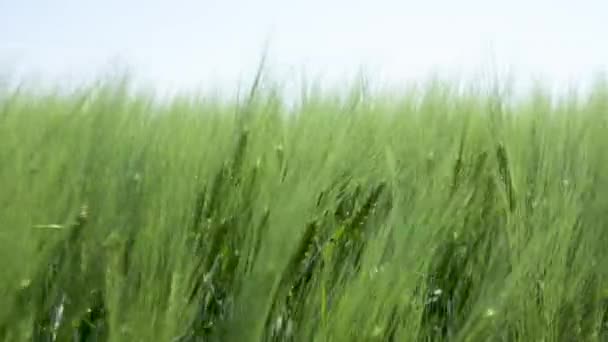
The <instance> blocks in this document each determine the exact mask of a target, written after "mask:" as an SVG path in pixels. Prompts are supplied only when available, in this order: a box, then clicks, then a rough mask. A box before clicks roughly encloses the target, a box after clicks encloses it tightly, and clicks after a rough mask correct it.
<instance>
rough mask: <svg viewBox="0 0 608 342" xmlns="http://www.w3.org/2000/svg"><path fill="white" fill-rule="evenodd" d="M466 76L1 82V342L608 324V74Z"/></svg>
mask: <svg viewBox="0 0 608 342" xmlns="http://www.w3.org/2000/svg"><path fill="white" fill-rule="evenodd" d="M353 89H355V88H353ZM454 89H455V88H454V87H450V86H449V85H447V84H434V85H429V86H428V87H426V88H424V89H422V90H419V91H418V92H413V91H412V92H409V93H403V94H401V95H398V96H389V95H382V94H376V95H373V96H367V97H366V96H364V95H365V93H363V92H361V91H353V92H352V94H351V95H350V96H347V97H344V98H338V97H336V96H332V95H331V94H328V93H315V92H310V93H309V94H308V95H307V96H303V98H302V101H301V102H300V103H299V104H298V105H297V106H295V107H294V108H290V109H288V108H287V107H286V106H284V105H283V104H282V101H281V97H280V96H278V95H276V93H273V92H272V91H266V92H264V93H258V94H257V95H255V96H252V97H250V98H248V99H246V100H243V101H240V102H236V101H234V102H225V101H219V100H217V99H213V98H194V97H178V98H175V99H174V100H173V101H171V102H170V103H163V104H159V103H155V102H154V101H153V100H154V98H153V97H150V96H146V95H137V96H129V95H128V94H127V92H126V91H125V89H124V88H122V87H121V85H120V84H114V85H105V86H99V87H93V88H89V89H83V90H80V91H77V92H75V93H73V94H70V95H65V94H63V95H61V94H54V93H48V94H37V95H34V94H31V93H28V92H27V91H15V92H8V93H7V92H5V93H3V94H0V270H1V271H0V278H1V281H0V340H1V341H36V342H38V341H45V342H46V341H176V342H177V341H180V342H190V341H608V325H607V324H608V278H607V276H608V259H607V257H608V226H606V224H607V223H608V137H607V135H606V134H607V133H608V88H607V87H605V86H603V85H602V84H598V85H597V86H595V88H594V89H593V91H592V92H591V94H589V95H588V96H586V97H584V98H583V97H579V98H575V97H564V98H562V99H561V100H560V101H552V100H551V99H550V98H549V97H548V96H547V95H546V94H545V93H543V92H542V91H537V92H530V94H529V96H527V98H526V99H524V100H522V101H519V102H517V103H516V104H515V103H513V104H509V105H507V104H506V103H505V102H503V101H502V100H501V98H500V97H496V96H490V95H484V94H483V93H481V92H479V93H475V92H473V91H470V92H456V91H454Z"/></svg>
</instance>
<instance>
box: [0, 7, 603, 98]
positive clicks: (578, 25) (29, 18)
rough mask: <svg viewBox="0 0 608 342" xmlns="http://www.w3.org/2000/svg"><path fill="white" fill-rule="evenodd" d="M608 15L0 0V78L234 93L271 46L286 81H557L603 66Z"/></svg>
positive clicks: (593, 11) (594, 10)
mask: <svg viewBox="0 0 608 342" xmlns="http://www.w3.org/2000/svg"><path fill="white" fill-rule="evenodd" d="M605 18H608V1H605V0H580V1H565V0H552V1H548V0H536V1H535V0H527V1H524V0H511V1H491V0H458V1H447V0H443V1H439V0H425V1H422V0H418V1H409V0H401V1H397V0H374V1H371V0H370V1H356V0H348V1H347V0H306V1H287V0H258V1H247V0H198V1H195V0H174V1H155V0H145V1H144V0H104V1H94V0H89V1H86V0H52V1H51V0H46V1H43V0H38V1H35V0H12V1H11V0H0V72H2V73H3V74H6V75H8V74H10V75H12V76H13V77H17V78H26V77H34V76H35V77H36V80H39V81H40V82H43V81H50V82H56V83H59V84H61V83H69V82H79V81H82V80H90V79H92V78H95V77H97V76H99V75H100V74H102V73H106V72H108V71H109V70H114V69H116V68H118V67H128V68H129V70H130V71H131V72H132V74H133V75H135V77H136V78H138V79H139V80H141V82H142V83H143V84H145V85H147V86H152V87H155V88H159V89H165V90H171V89H201V88H206V87H207V88H220V89H231V88H236V85H237V83H238V82H239V81H246V80H248V79H251V77H252V74H253V72H254V70H255V68H256V66H257V64H258V62H259V60H260V57H261V55H262V52H263V51H264V46H265V43H267V46H268V58H269V65H270V68H271V70H272V72H273V75H275V77H276V78H277V79H280V80H282V81H285V82H295V80H296V78H297V75H302V74H306V75H309V76H310V77H318V76H321V77H323V79H325V80H329V81H332V80H333V81H340V80H342V79H347V78H348V77H349V76H352V75H353V74H354V73H356V72H358V71H360V70H361V69H362V68H363V69H364V70H365V71H366V75H367V76H368V77H370V78H372V79H377V80H379V81H385V82H395V83H399V82H407V81H410V80H417V79H421V78H424V77H428V75H430V74H431V73H432V72H435V73H437V74H439V75H444V76H451V75H455V76H460V77H467V76H471V75H476V74H477V73H479V72H480V70H481V69H483V68H486V69H487V68H488V67H489V66H492V67H493V69H494V70H495V71H501V70H502V71H510V72H512V73H513V74H514V75H516V77H518V78H521V79H532V78H535V79H542V80H545V81H547V82H549V83H550V84H553V85H562V86H563V85H566V84H570V83H571V82H583V81H585V80H588V79H589V78H590V77H592V76H593V75H595V74H597V73H598V72H602V71H604V72H606V71H608V43H607V41H606V39H607V37H608V20H606V19H605ZM118 69H120V68H118Z"/></svg>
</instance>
